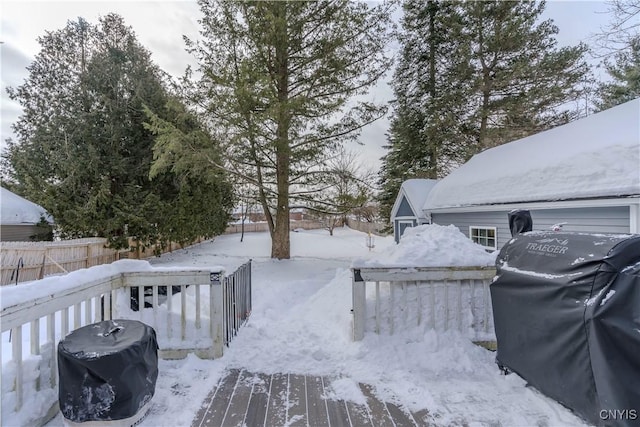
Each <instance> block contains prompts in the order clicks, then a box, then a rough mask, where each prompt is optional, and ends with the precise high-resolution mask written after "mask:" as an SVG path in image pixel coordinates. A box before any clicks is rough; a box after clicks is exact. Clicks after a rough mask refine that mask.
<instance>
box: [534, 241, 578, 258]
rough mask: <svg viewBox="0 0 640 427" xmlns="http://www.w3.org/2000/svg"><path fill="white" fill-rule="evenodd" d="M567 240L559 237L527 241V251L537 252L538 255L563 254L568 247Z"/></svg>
mask: <svg viewBox="0 0 640 427" xmlns="http://www.w3.org/2000/svg"><path fill="white" fill-rule="evenodd" d="M568 243H569V241H568V240H566V239H565V240H560V239H542V240H538V241H537V242H536V243H527V251H529V252H537V253H538V254H540V255H545V256H555V254H561V255H562V254H564V253H566V252H567V250H568V249H569V248H568V247H567V244H568Z"/></svg>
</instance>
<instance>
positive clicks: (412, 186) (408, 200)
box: [391, 179, 437, 243]
mask: <svg viewBox="0 0 640 427" xmlns="http://www.w3.org/2000/svg"><path fill="white" fill-rule="evenodd" d="M436 182H437V181H436V180H434V179H408V180H406V181H404V182H403V183H402V185H401V186H400V191H399V192H398V196H397V197H396V201H395V203H394V204H393V208H392V209H391V222H392V223H393V237H394V239H395V241H396V243H398V242H399V241H400V237H402V234H403V233H404V231H405V230H406V229H407V227H416V226H418V225H421V224H428V223H429V221H428V219H427V217H426V216H425V214H424V212H423V210H422V207H423V205H424V202H425V201H426V199H427V196H428V195H429V192H430V191H431V189H432V188H433V187H434V186H435V185H436Z"/></svg>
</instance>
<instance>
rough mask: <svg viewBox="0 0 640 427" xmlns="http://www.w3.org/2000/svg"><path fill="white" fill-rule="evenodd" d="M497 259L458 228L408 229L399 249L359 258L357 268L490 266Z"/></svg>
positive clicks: (433, 226) (393, 248) (425, 227)
mask: <svg viewBox="0 0 640 427" xmlns="http://www.w3.org/2000/svg"><path fill="white" fill-rule="evenodd" d="M495 257H496V254H489V253H487V252H486V251H485V249H484V248H483V247H482V246H480V245H478V244H476V243H474V242H472V241H471V240H469V238H468V237H466V236H465V235H464V234H462V233H461V232H460V230H459V229H458V228H457V227H456V226H454V225H448V226H442V225H437V224H431V225H421V226H418V227H411V228H407V229H406V230H405V232H404V235H403V236H402V238H401V239H400V243H398V245H396V246H393V247H391V248H390V249H389V250H387V251H386V252H384V253H381V254H379V255H375V256H372V257H370V258H358V259H356V260H355V261H354V262H353V267H355V268H367V267H454V266H455V267H473V266H489V265H493V264H494V263H495Z"/></svg>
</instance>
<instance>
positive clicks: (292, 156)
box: [158, 0, 390, 258]
mask: <svg viewBox="0 0 640 427" xmlns="http://www.w3.org/2000/svg"><path fill="white" fill-rule="evenodd" d="M199 4H200V7H201V10H202V12H203V15H204V17H203V19H202V20H201V21H200V23H201V26H202V29H201V34H202V40H201V41H200V42H198V43H194V42H190V43H189V47H190V51H191V52H192V53H193V54H194V55H195V56H196V58H197V59H198V61H199V71H200V76H201V78H200V79H199V80H198V81H197V82H196V83H195V84H194V87H192V89H193V90H192V91H191V94H192V100H193V102H195V103H196V104H197V105H199V106H201V107H202V111H203V112H204V114H205V116H206V122H207V123H208V124H209V126H210V128H211V129H214V130H215V131H216V132H217V133H216V139H217V140H218V141H221V142H223V143H224V148H225V158H224V162H217V161H215V160H214V159H208V160H209V161H210V163H211V165H213V166H215V167H217V168H220V169H224V170H227V171H229V172H230V173H232V174H234V175H235V176H236V177H237V178H238V179H240V180H242V181H243V182H244V183H247V184H251V185H252V186H253V187H254V188H255V189H256V191H257V193H258V199H259V200H258V201H259V203H260V205H261V206H262V209H263V211H264V214H265V216H266V220H267V223H268V226H269V231H270V234H271V241H272V247H271V256H272V257H274V258H289V257H290V240H289V210H290V206H291V203H292V202H293V203H296V202H298V201H305V202H308V199H309V197H310V196H312V195H313V194H314V193H316V192H317V191H318V190H319V189H320V188H321V186H322V184H318V180H317V179H316V177H317V176H319V175H321V174H323V173H326V172H327V161H328V159H329V158H331V154H330V152H331V151H332V150H334V149H335V148H337V147H338V146H340V145H341V144H342V143H343V142H344V141H347V140H352V139H354V138H355V137H356V136H357V134H358V131H359V130H360V129H361V128H362V127H363V126H365V125H366V124H368V123H371V122H372V121H374V120H375V119H377V118H379V117H381V116H382V114H383V113H384V111H385V109H384V108H383V107H381V106H377V105H373V104H371V103H366V102H352V101H351V100H352V99H353V97H354V96H357V95H363V94H365V93H366V91H367V90H368V88H370V87H371V86H372V85H373V84H375V83H376V82H377V81H378V80H379V78H380V77H381V76H382V75H383V73H384V72H385V71H386V70H387V69H388V67H389V65H390V61H389V60H388V59H387V58H386V57H385V55H384V53H383V48H384V46H385V43H386V42H387V41H388V34H387V33H388V31H387V25H388V23H389V6H388V5H387V4H381V5H377V6H374V7H370V6H368V5H367V4H365V3H361V2H350V1H347V0H324V1H317V2H282V1H246V2H229V1H216V0H201V1H200V2H199ZM168 146H169V144H168V143H167V141H165V142H164V143H162V142H161V143H160V144H159V145H158V148H159V150H160V151H161V152H162V153H163V154H160V156H159V161H163V160H162V156H163V155H166V154H170V150H169V149H167V147H168ZM198 156H202V157H206V156H203V155H202V153H201V152H200V150H197V151H196V152H194V153H193V155H192V156H191V157H192V158H193V157H198Z"/></svg>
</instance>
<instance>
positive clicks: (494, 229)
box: [469, 225, 498, 251]
mask: <svg viewBox="0 0 640 427" xmlns="http://www.w3.org/2000/svg"><path fill="white" fill-rule="evenodd" d="M474 228H475V229H480V230H493V235H494V236H495V237H494V238H493V240H494V241H495V246H485V245H480V243H478V244H479V245H480V246H482V247H483V248H485V249H487V250H491V251H496V250H498V228H497V227H487V226H484V225H470V226H469V239H471V241H472V242H473V237H472V236H473V233H472V231H471V230H473V229H474ZM474 243H475V242H474Z"/></svg>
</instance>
